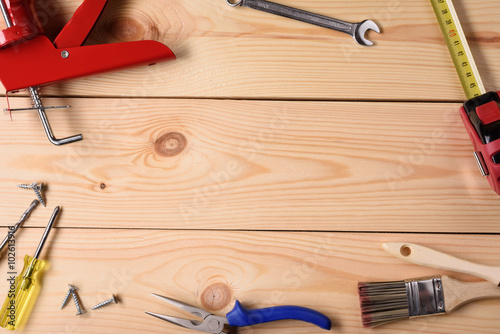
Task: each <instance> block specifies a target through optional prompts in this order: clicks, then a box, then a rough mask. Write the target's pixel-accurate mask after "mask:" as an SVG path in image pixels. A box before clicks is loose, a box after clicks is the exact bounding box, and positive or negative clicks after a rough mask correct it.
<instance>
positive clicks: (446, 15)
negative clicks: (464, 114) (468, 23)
mask: <svg viewBox="0 0 500 334" xmlns="http://www.w3.org/2000/svg"><path fill="white" fill-rule="evenodd" d="M431 3H432V7H433V8H434V13H436V17H437V19H438V22H439V26H440V27H441V31H442V32H443V36H444V39H445V40H446V44H447V45H448V50H449V51H450V55H451V58H452V59H453V63H454V64H455V68H456V70H457V73H458V76H459V78H460V82H461V83H462V87H463V88H464V92H465V95H466V96H467V99H471V98H473V97H476V96H479V95H482V94H484V93H486V90H485V89H484V86H483V82H482V81H481V77H480V76H479V72H478V70H477V67H476V63H475V62H474V58H473V57H472V53H471V51H470V48H469V44H468V43H467V39H466V38H465V34H464V32H463V30H462V26H461V25H460V21H459V19H458V15H457V12H456V11H455V7H453V3H452V1H451V0H431Z"/></svg>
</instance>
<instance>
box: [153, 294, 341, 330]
mask: <svg viewBox="0 0 500 334" xmlns="http://www.w3.org/2000/svg"><path fill="white" fill-rule="evenodd" d="M152 295H153V296H155V297H158V298H159V299H161V300H163V301H165V302H167V303H169V304H171V305H174V306H176V307H178V308H180V309H182V310H184V311H187V312H189V313H191V314H193V315H195V316H197V317H199V318H202V319H203V321H197V320H187V319H181V318H176V317H171V316H168V315H163V314H157V313H151V312H146V313H147V314H149V315H152V316H154V317H157V318H159V319H162V320H165V321H168V322H170V323H172V324H175V325H178V326H181V327H185V328H188V329H194V330H198V331H201V332H206V333H213V334H229V332H225V331H224V325H229V326H231V327H233V326H236V327H244V326H251V325H255V324H261V323H264V322H270V321H277V320H287V319H293V320H300V321H305V322H310V323H312V324H314V325H316V326H318V327H321V328H323V329H326V330H330V329H331V327H332V322H331V320H330V319H329V318H328V317H327V316H326V315H324V314H322V313H319V312H318V311H315V310H312V309H310V308H306V307H301V306H275V307H268V308H263V309H255V310H249V309H247V308H245V307H243V306H242V305H241V304H240V302H239V301H238V300H237V301H236V303H235V305H234V308H233V309H232V310H231V311H230V312H229V313H227V314H226V317H221V316H216V315H214V314H212V313H210V312H208V311H205V310H203V309H200V308H198V307H195V306H192V305H189V304H186V303H183V302H181V301H178V300H175V299H171V298H167V297H164V296H160V295H157V294H155V293H152Z"/></svg>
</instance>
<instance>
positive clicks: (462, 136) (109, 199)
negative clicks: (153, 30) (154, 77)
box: [0, 99, 500, 233]
mask: <svg viewBox="0 0 500 334" xmlns="http://www.w3.org/2000/svg"><path fill="white" fill-rule="evenodd" d="M12 103H13V105H23V103H26V101H25V100H24V99H18V100H16V99H14V100H13V101H12ZM46 103H47V105H52V104H56V105H58V104H70V105H72V108H71V109H70V110H69V111H68V110H53V111H50V116H49V117H50V119H51V120H52V124H53V128H54V131H55V133H56V135H58V136H66V135H70V134H76V133H80V132H81V133H83V134H84V138H85V139H84V140H83V141H82V142H79V143H75V144H72V145H67V146H64V147H54V146H52V145H50V144H48V143H47V141H46V139H45V134H44V133H43V130H42V128H41V126H40V124H39V120H38V119H37V116H36V114H33V113H22V114H21V113H20V114H15V115H14V116H13V119H14V120H13V121H12V122H9V121H8V115H4V116H3V118H4V121H3V122H2V123H1V124H0V133H1V134H2V136H1V137H0V146H1V147H2V151H3V157H2V160H1V161H0V175H1V176H0V178H1V180H2V182H1V185H0V194H1V196H2V198H4V200H7V199H8V200H9V201H11V203H13V204H12V205H10V206H9V207H6V208H4V217H5V219H6V220H5V222H9V221H10V222H14V221H16V219H17V218H18V216H19V214H20V213H21V212H22V211H23V208H24V206H27V205H28V204H29V203H30V201H31V199H32V196H33V194H31V193H28V192H26V191H23V190H20V189H16V188H15V185H16V184H18V183H26V182H32V180H38V181H39V182H42V181H43V182H45V183H46V184H48V190H47V193H46V194H47V197H48V203H49V205H50V206H54V205H63V206H64V207H65V208H66V209H67V210H66V211H67V212H66V213H65V215H68V216H67V219H65V223H64V224H65V226H71V227H117V228H125V227H127V228H128V227H148V228H181V229H184V228H201V229H252V230H253V229H266V230H267V229H271V230H276V229H278V230H281V229H284V230H329V231H336V230H338V231H340V230H341V231H418V232H473V233H488V232H497V233H498V232H499V231H500V230H499V228H500V227H499V225H498V221H499V218H500V208H499V206H498V196H496V195H495V194H494V193H493V192H492V191H491V189H490V188H489V186H488V183H487V182H486V180H485V179H484V178H482V177H481V176H480V174H479V172H478V170H477V166H476V165H475V162H474V160H473V158H472V154H471V153H472V146H471V144H470V142H469V139H468V138H467V134H466V132H465V130H464V129H463V125H462V124H460V122H461V121H460V120H459V116H458V109H457V108H458V105H456V104H424V105H422V104H410V103H399V104H395V103H337V102H335V103H334V102H278V101H276V102H264V101H262V102H259V101H213V100H212V101H210V100H163V99H61V100H51V99H46ZM165 136H167V137H165ZM169 136H173V137H169ZM176 136H177V137H176ZM182 138H183V139H182ZM182 140H185V142H184V143H183V142H182ZM179 145H183V146H185V147H183V148H182V149H179ZM174 153H175V154H174ZM124 213H126V214H124Z"/></svg>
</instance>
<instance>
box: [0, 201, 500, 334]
mask: <svg viewBox="0 0 500 334" xmlns="http://www.w3.org/2000/svg"><path fill="white" fill-rule="evenodd" d="M44 211H45V213H49V211H50V210H49V209H46V210H44ZM61 222H62V221H61ZM41 233H42V229H24V230H22V231H21V232H20V234H19V235H18V238H17V243H16V245H17V252H19V253H20V254H24V253H25V252H28V253H29V252H32V251H33V247H32V245H33V244H35V243H36V242H37V240H38V238H39V237H40V235H41ZM50 238H51V243H50V246H49V248H47V249H46V253H45V254H44V255H45V256H46V257H48V258H50V261H51V267H50V269H49V270H48V271H47V272H46V276H45V280H44V286H43V289H42V292H41V294H40V297H39V299H38V302H37V305H36V307H35V309H34V311H33V314H32V317H31V319H30V320H31V321H30V323H29V324H28V326H27V327H26V329H25V332H27V333H96V332H100V333H137V332H139V331H141V332H144V333H179V334H181V333H189V331H187V330H185V329H182V328H177V327H176V326H173V325H171V324H168V323H166V322H163V321H160V320H157V319H155V318H152V317H150V316H149V315H146V314H144V311H150V312H157V313H162V314H169V315H172V316H182V317H186V316H188V315H187V314H184V313H183V312H180V311H178V310H176V309H175V308H173V307H171V306H169V305H165V304H164V303H163V302H161V301H158V300H156V298H154V297H153V296H151V295H150V293H151V292H154V293H158V294H163V295H168V296H170V297H172V298H177V299H181V300H183V301H185V302H188V303H192V304H194V305H196V306H201V307H204V308H207V309H208V310H209V311H211V312H214V313H216V314H224V312H227V311H229V310H230V309H231V308H232V306H233V304H234V301H235V300H236V299H238V300H240V301H241V302H242V303H243V304H244V305H246V306H247V307H250V308H258V307H268V306H272V305H276V304H296V305H304V306H309V307H314V308H316V309H318V310H319V311H321V312H324V313H325V314H327V315H328V316H329V317H331V319H332V321H333V325H334V327H333V329H332V331H333V332H335V333H364V332H367V333H384V334H389V333H398V334H399V333H464V334H465V333H471V332H474V333H498V328H499V327H500V319H499V318H498V316H497V314H498V312H497V311H498V308H499V307H500V301H499V300H486V301H484V300H483V301H476V302H473V303H471V304H469V305H466V306H463V307H462V308H461V309H458V310H457V311H455V312H454V313H451V314H450V315H446V316H435V317H430V318H423V319H418V320H417V319H415V320H404V321H401V322H398V323H393V324H390V325H387V326H385V327H380V328H378V329H371V330H369V329H366V330H363V328H362V327H361V321H360V320H361V319H360V318H361V316H360V309H359V301H358V296H357V291H356V286H357V283H358V282H359V281H374V280H375V281H377V280H382V281H385V280H400V279H405V278H412V277H421V276H427V275H443V274H450V273H447V272H444V271H440V270H437V269H429V268H425V267H418V266H415V265H410V264H407V263H405V262H402V261H401V260H398V259H396V258H394V257H392V256H391V255H389V254H388V253H386V252H385V251H383V250H382V248H381V247H380V243H381V242H387V241H408V242H415V243H420V244H424V245H432V246H434V247H436V245H439V247H438V248H437V249H439V250H441V251H446V252H449V253H450V254H453V255H455V256H459V257H462V258H465V259H468V260H470V261H475V262H478V263H482V264H487V265H494V264H495V263H498V257H499V256H500V247H499V244H498V240H497V237H494V236H460V235H414V234H355V233H349V234H346V233H285V232H223V231H205V232H202V231H200V232H194V231H193V232H192V233H186V232H185V231H158V230H151V231H147V230H102V229H85V230H81V229H66V228H56V229H55V230H54V231H53V235H51V237H50ZM0 270H1V272H5V270H6V268H5V261H2V264H1V266H0ZM452 274H453V275H454V276H455V277H456V278H458V279H461V280H464V281H477V280H478V279H477V278H474V277H471V276H467V275H460V274H456V273H452ZM69 282H71V283H73V284H75V285H77V286H78V287H79V296H80V299H81V302H82V305H83V306H84V307H85V308H86V309H87V313H85V314H83V315H81V316H78V317H76V316H75V310H74V307H73V305H71V304H69V305H68V306H66V308H64V309H63V310H60V305H61V302H62V298H63V297H64V294H65V292H66V289H67V284H68V283H69ZM113 293H114V294H117V296H118V297H119V298H120V301H121V303H120V304H118V305H110V306H108V307H106V308H103V309H100V310H95V311H91V310H90V308H91V307H92V306H93V305H95V304H97V303H98V302H100V301H102V300H105V299H108V298H109V297H110V296H111V294H113ZM207 294H208V295H209V296H211V297H212V296H213V299H211V298H208V301H210V302H212V303H209V302H208V301H207V300H206V299H207ZM239 332H240V333H277V332H278V333H317V334H320V333H326V332H325V331H324V330H321V329H318V328H316V327H314V326H312V325H310V324H306V323H301V322H297V321H296V322H293V321H283V322H275V323H269V324H262V325H259V326H255V327H253V328H252V329H246V328H241V329H240V330H239Z"/></svg>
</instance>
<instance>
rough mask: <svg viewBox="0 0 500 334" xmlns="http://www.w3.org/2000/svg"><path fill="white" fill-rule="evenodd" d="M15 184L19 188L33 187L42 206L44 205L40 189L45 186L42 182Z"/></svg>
mask: <svg viewBox="0 0 500 334" xmlns="http://www.w3.org/2000/svg"><path fill="white" fill-rule="evenodd" d="M17 186H18V187H19V188H21V189H33V191H34V192H35V194H36V197H38V200H39V201H40V203H42V205H43V206H46V205H45V201H44V200H43V196H42V191H43V188H44V187H45V185H44V184H43V183H40V184H37V183H36V182H33V183H30V184H18V185H17Z"/></svg>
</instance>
